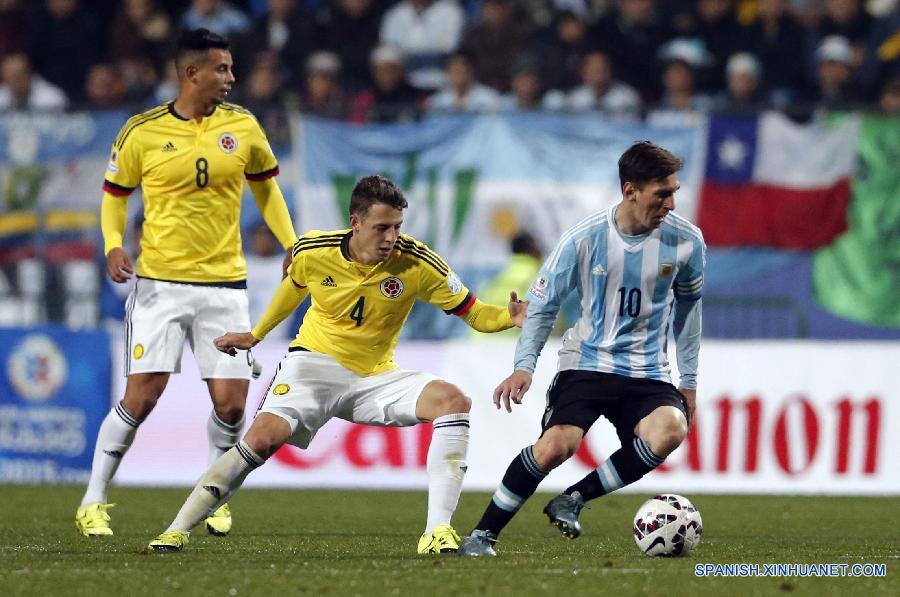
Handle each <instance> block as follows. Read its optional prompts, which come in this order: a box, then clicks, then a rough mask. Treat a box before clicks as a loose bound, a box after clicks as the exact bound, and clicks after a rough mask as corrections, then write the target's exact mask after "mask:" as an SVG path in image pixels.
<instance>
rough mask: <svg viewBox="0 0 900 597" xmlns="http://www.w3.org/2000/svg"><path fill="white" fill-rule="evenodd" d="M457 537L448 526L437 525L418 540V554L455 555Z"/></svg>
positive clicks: (457, 544)
mask: <svg viewBox="0 0 900 597" xmlns="http://www.w3.org/2000/svg"><path fill="white" fill-rule="evenodd" d="M457 549H459V535H458V534H457V532H456V531H455V530H454V529H453V527H452V526H450V525H449V524H439V525H437V526H436V527H434V530H433V531H431V532H430V533H428V534H427V535H422V537H421V539H419V553H456V550H457Z"/></svg>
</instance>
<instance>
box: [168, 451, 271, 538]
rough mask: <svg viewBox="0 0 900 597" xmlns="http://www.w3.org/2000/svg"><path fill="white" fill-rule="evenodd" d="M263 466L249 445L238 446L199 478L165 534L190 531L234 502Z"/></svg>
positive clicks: (263, 461)
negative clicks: (251, 476)
mask: <svg viewBox="0 0 900 597" xmlns="http://www.w3.org/2000/svg"><path fill="white" fill-rule="evenodd" d="M264 463H265V460H263V459H262V458H260V457H259V456H258V455H257V454H256V453H254V452H253V450H251V449H250V447H249V446H248V445H247V444H246V443H244V442H238V444H237V445H236V446H235V447H233V448H232V449H230V450H228V451H227V452H225V454H223V455H222V457H221V458H219V459H218V460H217V461H216V462H215V464H213V465H212V466H211V467H209V470H208V471H206V474H204V475H203V476H202V477H200V480H199V481H198V482H197V485H196V487H194V490H193V491H192V492H191V494H190V495H189V496H188V499H187V501H186V502H184V505H183V506H181V510H179V511H178V515H177V516H176V517H175V520H173V521H172V524H170V525H169V528H167V529H166V531H190V530H191V529H192V528H194V527H195V526H197V525H198V524H199V523H200V521H202V520H203V519H205V518H206V517H207V516H209V515H211V514H212V513H213V512H215V511H216V509H218V508H219V506H221V505H222V504H224V503H225V502H227V501H228V500H229V499H231V496H232V495H234V492H235V491H237V490H238V488H239V487H240V486H241V484H242V483H243V482H244V479H246V478H247V475H249V474H250V471H252V470H254V469H256V468H259V467H260V466H262V465H263V464H264Z"/></svg>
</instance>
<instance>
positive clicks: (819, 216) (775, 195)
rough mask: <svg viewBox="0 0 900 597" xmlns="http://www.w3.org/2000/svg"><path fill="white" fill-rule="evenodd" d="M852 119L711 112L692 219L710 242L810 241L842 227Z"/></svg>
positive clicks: (851, 161) (851, 163) (792, 245)
mask: <svg viewBox="0 0 900 597" xmlns="http://www.w3.org/2000/svg"><path fill="white" fill-rule="evenodd" d="M859 128H860V120H859V118H857V117H852V116H848V117H846V118H845V119H844V120H842V121H840V123H839V124H836V125H831V126H829V125H827V124H824V123H823V124H797V123H795V122H793V121H791V120H790V119H788V118H787V117H786V116H784V115H783V114H781V113H779V112H765V113H762V114H759V115H755V116H721V117H720V116H713V117H711V118H710V121H709V132H708V140H707V155H706V173H705V174H706V175H705V177H704V181H703V185H702V189H701V193H700V207H699V210H698V216H697V224H698V226H700V229H701V230H703V236H704V238H705V239H706V242H707V243H708V244H710V245H718V246H765V247H776V248H781V249H814V248H817V247H821V246H823V245H828V244H830V243H831V242H832V240H833V239H834V238H835V237H836V236H837V235H838V234H840V233H841V232H843V231H844V230H846V228H847V208H848V205H849V203H850V178H851V175H852V174H853V172H854V167H855V164H856V140H857V137H858V135H859Z"/></svg>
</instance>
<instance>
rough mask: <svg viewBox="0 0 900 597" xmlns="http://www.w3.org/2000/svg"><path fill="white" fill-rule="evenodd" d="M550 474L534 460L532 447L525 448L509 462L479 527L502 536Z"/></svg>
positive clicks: (477, 526) (477, 527) (479, 522)
mask: <svg viewBox="0 0 900 597" xmlns="http://www.w3.org/2000/svg"><path fill="white" fill-rule="evenodd" d="M546 476H547V473H546V472H544V471H543V470H541V467H540V466H538V463H537V461H536V460H535V459H534V454H533V453H532V451H531V446H528V447H527V448H525V449H524V450H522V451H521V452H520V453H519V455H518V456H516V457H515V458H514V459H513V461H512V462H511V463H509V468H507V469H506V474H505V475H503V481H502V482H501V483H500V487H498V488H497V491H496V492H494V497H493V499H491V502H490V503H489V504H488V507H487V510H485V511H484V514H483V515H482V516H481V520H480V521H478V524H477V525H476V526H475V528H476V529H478V530H482V531H490V532H492V533H494V534H495V535H499V534H500V531H502V530H503V527H505V526H506V525H507V523H508V522H509V521H510V520H512V517H513V516H515V515H516V512H518V511H519V508H521V507H522V504H524V503H525V500H527V499H528V498H530V497H531V495H532V494H533V493H534V490H535V489H537V486H538V485H540V483H541V481H543V480H544V477H546Z"/></svg>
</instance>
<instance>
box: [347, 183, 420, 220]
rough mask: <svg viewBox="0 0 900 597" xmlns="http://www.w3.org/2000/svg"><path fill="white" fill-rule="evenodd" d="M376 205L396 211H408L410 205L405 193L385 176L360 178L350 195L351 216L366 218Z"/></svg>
mask: <svg viewBox="0 0 900 597" xmlns="http://www.w3.org/2000/svg"><path fill="white" fill-rule="evenodd" d="M376 203H384V204H385V205H390V206H391V207H393V208H394V209H406V208H407V206H408V205H409V204H408V203H407V202H406V197H404V196H403V191H401V190H400V189H399V188H397V185H395V184H394V183H393V182H391V181H390V180H388V179H387V178H385V177H384V176H378V175H375V176H365V177H363V178H360V179H359V182H357V183H356V186H355V187H353V192H352V193H351V194H350V215H353V214H356V215H358V216H364V215H366V213H367V212H368V211H369V208H370V207H372V205H374V204H376Z"/></svg>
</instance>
